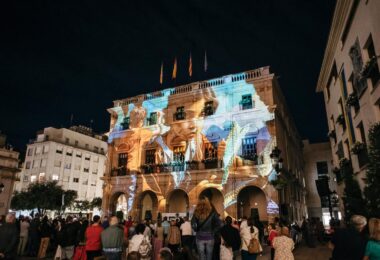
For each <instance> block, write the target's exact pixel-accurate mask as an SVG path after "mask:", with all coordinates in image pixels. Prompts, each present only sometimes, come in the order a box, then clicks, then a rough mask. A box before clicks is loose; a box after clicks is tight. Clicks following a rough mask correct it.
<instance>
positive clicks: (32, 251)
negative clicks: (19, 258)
mask: <svg viewBox="0 0 380 260" xmlns="http://www.w3.org/2000/svg"><path fill="white" fill-rule="evenodd" d="M28 241H29V243H28V250H27V251H28V256H31V257H35V256H37V251H38V247H39V242H40V219H39V218H38V216H37V215H36V216H35V217H34V218H33V219H32V221H31V222H30V226H29V237H28Z"/></svg>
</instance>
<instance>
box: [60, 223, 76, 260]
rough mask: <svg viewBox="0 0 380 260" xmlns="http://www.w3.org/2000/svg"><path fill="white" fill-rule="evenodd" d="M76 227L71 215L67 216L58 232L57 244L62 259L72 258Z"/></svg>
mask: <svg viewBox="0 0 380 260" xmlns="http://www.w3.org/2000/svg"><path fill="white" fill-rule="evenodd" d="M77 234H78V228H77V226H76V225H75V224H74V223H73V217H72V216H67V218H66V221H65V224H64V225H63V226H62V227H61V229H60V231H59V232H58V245H60V246H61V250H62V259H72V257H73V256H74V248H75V244H76V242H77Z"/></svg>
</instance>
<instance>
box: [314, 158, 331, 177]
mask: <svg viewBox="0 0 380 260" xmlns="http://www.w3.org/2000/svg"><path fill="white" fill-rule="evenodd" d="M317 174H318V179H320V178H326V176H328V174H329V167H328V166H327V162H326V161H323V162H317Z"/></svg>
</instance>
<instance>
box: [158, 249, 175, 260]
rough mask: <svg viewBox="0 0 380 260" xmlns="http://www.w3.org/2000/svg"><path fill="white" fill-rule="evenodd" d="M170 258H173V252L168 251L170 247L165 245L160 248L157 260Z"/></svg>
mask: <svg viewBox="0 0 380 260" xmlns="http://www.w3.org/2000/svg"><path fill="white" fill-rule="evenodd" d="M172 259H173V254H172V252H171V251H170V249H169V248H167V247H163V248H161V251H160V258H159V260H172Z"/></svg>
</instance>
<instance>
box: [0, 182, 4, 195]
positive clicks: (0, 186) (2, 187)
mask: <svg viewBox="0 0 380 260" xmlns="http://www.w3.org/2000/svg"><path fill="white" fill-rule="evenodd" d="M4 189H5V186H4V184H3V183H2V182H1V183H0V193H2V192H3V191H4Z"/></svg>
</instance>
